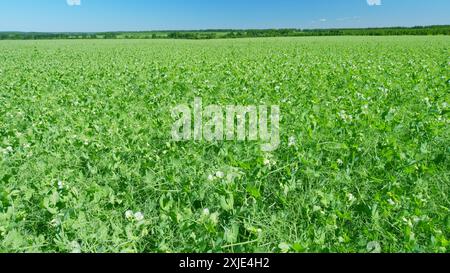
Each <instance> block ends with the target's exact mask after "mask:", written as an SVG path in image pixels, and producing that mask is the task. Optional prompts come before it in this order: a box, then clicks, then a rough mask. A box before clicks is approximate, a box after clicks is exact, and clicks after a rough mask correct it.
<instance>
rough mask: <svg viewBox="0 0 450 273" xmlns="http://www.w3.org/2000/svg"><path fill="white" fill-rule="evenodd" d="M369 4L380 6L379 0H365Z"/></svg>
mask: <svg viewBox="0 0 450 273" xmlns="http://www.w3.org/2000/svg"><path fill="white" fill-rule="evenodd" d="M367 5H369V6H381V0H367Z"/></svg>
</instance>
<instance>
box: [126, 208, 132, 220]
mask: <svg viewBox="0 0 450 273" xmlns="http://www.w3.org/2000/svg"><path fill="white" fill-rule="evenodd" d="M133 217H134V213H133V211H131V210H127V211H126V212H125V218H127V219H128V220H130V219H132V218H133Z"/></svg>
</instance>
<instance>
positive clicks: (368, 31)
mask: <svg viewBox="0 0 450 273" xmlns="http://www.w3.org/2000/svg"><path fill="white" fill-rule="evenodd" d="M362 35H364V36H393V35H450V25H443V26H417V27H410V28H406V27H390V28H364V29H362V28H355V29H350V28H349V29H260V30H259V29H258V30H256V29H248V30H232V29H223V30H199V31H147V32H145V31H144V32H101V33H42V32H0V40H50V39H224V38H252V37H302V36H362Z"/></svg>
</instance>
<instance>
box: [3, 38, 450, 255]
mask: <svg viewBox="0 0 450 273" xmlns="http://www.w3.org/2000/svg"><path fill="white" fill-rule="evenodd" d="M195 98H202V100H203V105H204V106H207V105H221V106H227V105H269V106H270V105H278V106H279V107H280V124H279V132H280V135H279V137H280V144H279V146H278V147H277V149H275V150H273V151H271V152H264V151H262V150H261V143H260V142H261V141H237V140H236V141H226V140H224V141H212V142H207V141H204V140H192V141H174V140H173V139H172V136H171V130H172V126H173V124H174V122H175V119H174V117H173V115H172V109H173V108H174V107H176V106H177V105H180V104H185V105H190V106H191V107H193V106H192V104H193V102H194V99H195ZM449 103H450V37H449V36H402V37H395V36H391V37H386V36H380V37H363V36H360V37H356V36H347V37H344V36H342V37H332V36H330V37H296V38H295V37H293V38H282V37H281V38H243V39H218V40H182V39H180V40H170V39H166V40H158V39H154V40H132V39H123V40H113V39H111V40H42V41H31V40H30V41H0V252H8V253H11V252H20V253H22V252H45V253H48V252H50V253H54V252H63V253H71V252H74V253H99V252H100V253H116V252H127V253H128V252H132V253H174V252H176V253H189V252H195V253H205V252H208V253H255V252H257V253H259V252H263V253H266V252H268V253H305V252H313V253H330V252H331V253H336V252H338V253H397V252H402V253H403V252H407V253H416V252H432V253H449V252H450V197H449V196H450V126H449V125H450V109H449Z"/></svg>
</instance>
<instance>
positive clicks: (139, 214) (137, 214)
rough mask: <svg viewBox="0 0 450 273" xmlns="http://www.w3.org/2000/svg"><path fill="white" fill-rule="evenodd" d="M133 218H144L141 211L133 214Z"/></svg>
mask: <svg viewBox="0 0 450 273" xmlns="http://www.w3.org/2000/svg"><path fill="white" fill-rule="evenodd" d="M134 219H136V221H138V222H140V221H142V220H144V214H142V212H140V211H138V212H136V213H135V214H134Z"/></svg>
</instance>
